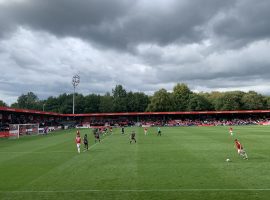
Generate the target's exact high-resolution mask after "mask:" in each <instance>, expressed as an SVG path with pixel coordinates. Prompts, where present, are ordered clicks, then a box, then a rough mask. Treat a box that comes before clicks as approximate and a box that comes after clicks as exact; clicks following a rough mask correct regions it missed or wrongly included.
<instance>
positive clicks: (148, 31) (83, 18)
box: [0, 0, 234, 49]
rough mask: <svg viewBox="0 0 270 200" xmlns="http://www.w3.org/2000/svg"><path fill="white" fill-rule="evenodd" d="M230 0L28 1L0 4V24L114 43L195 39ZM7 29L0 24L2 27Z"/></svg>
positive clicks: (202, 35) (127, 45)
mask: <svg viewBox="0 0 270 200" xmlns="http://www.w3.org/2000/svg"><path fill="white" fill-rule="evenodd" d="M233 2H234V1H233V0H226V1H224V0H215V1H213V0H197V1H188V0H184V1H176V0H174V1H172V0H169V1H162V0H157V1H146V0H144V1H143V0H135V1H129V0H113V1H111V0H89V1H84V0H82V1H74V0H49V1H44V0H28V1H27V0H26V1H22V2H19V3H13V4H8V3H7V4H4V6H1V7H0V13H2V14H1V16H2V17H3V18H1V23H0V26H3V24H4V25H7V24H9V26H10V24H11V25H13V26H18V25H20V26H28V27H30V29H39V30H43V31H48V32H50V33H52V34H54V35H57V36H59V37H63V36H72V37H78V38H83V39H85V40H88V41H91V42H94V43H97V44H101V45H103V46H108V47H113V48H125V49H126V48H131V49H132V48H133V46H136V45H137V44H139V43H144V42H146V43H157V44H160V45H167V44H170V43H173V42H180V43H194V42H199V41H201V40H202V39H204V38H205V37H207V35H205V30H204V28H203V26H204V25H205V24H206V23H207V22H208V21H209V20H210V19H211V18H213V17H214V16H215V15H216V14H217V13H219V12H220V11H223V10H224V9H225V10H226V9H228V8H230V7H231V6H232V5H233ZM3 30H5V29H2V31H3Z"/></svg>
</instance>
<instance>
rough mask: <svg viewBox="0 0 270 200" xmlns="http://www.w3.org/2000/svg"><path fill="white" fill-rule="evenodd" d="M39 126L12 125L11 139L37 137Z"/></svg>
mask: <svg viewBox="0 0 270 200" xmlns="http://www.w3.org/2000/svg"><path fill="white" fill-rule="evenodd" d="M38 128H39V124H10V125H9V138H11V139H15V138H19V137H20V136H24V135H37V134H38Z"/></svg>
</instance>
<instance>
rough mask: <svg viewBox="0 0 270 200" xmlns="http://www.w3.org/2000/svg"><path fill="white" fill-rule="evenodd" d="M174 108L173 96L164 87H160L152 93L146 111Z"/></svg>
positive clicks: (170, 109)
mask: <svg viewBox="0 0 270 200" xmlns="http://www.w3.org/2000/svg"><path fill="white" fill-rule="evenodd" d="M173 108H174V101H173V96H172V94H171V93H168V92H167V90H165V89H160V90H158V91H157V92H155V93H154V95H153V96H152V97H151V99H150V104H149V105H148V107H147V111H159V112H162V111H164V112H165V111H172V110H173Z"/></svg>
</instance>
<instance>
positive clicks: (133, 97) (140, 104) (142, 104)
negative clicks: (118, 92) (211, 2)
mask: <svg viewBox="0 0 270 200" xmlns="http://www.w3.org/2000/svg"><path fill="white" fill-rule="evenodd" d="M148 103H149V98H148V96H147V95H146V94H144V93H142V92H135V93H133V92H128V93H127V111H128V112H143V111H145V110H146V108H147V106H148Z"/></svg>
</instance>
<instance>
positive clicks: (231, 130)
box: [229, 127, 233, 136]
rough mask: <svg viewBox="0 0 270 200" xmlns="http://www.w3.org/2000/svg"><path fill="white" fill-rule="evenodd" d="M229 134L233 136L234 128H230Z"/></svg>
mask: <svg viewBox="0 0 270 200" xmlns="http://www.w3.org/2000/svg"><path fill="white" fill-rule="evenodd" d="M229 133H230V134H231V136H232V135H233V128H232V127H230V128H229Z"/></svg>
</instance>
